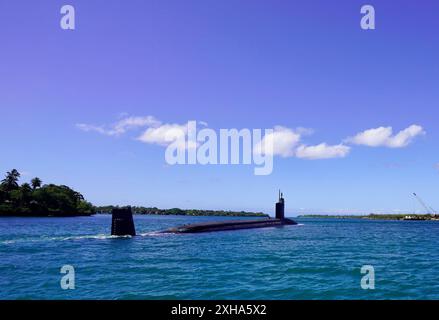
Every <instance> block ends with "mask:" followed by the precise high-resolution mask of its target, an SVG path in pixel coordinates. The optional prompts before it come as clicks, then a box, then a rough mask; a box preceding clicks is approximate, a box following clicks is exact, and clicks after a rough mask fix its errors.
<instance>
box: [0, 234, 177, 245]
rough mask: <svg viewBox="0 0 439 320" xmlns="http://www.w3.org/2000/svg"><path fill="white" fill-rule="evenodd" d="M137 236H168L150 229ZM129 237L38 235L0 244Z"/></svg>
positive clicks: (128, 237) (123, 237) (127, 237)
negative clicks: (37, 236)
mask: <svg viewBox="0 0 439 320" xmlns="http://www.w3.org/2000/svg"><path fill="white" fill-rule="evenodd" d="M137 236H140V237H157V236H169V234H165V233H161V232H159V231H152V232H146V233H140V234H138V235H137ZM131 238H133V237H132V236H112V235H108V234H96V235H82V236H64V237H40V238H29V239H14V240H3V241H0V244H2V245H10V244H14V243H22V242H45V241H69V240H84V239H94V240H108V239H131Z"/></svg>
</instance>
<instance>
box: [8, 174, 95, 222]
mask: <svg viewBox="0 0 439 320" xmlns="http://www.w3.org/2000/svg"><path fill="white" fill-rule="evenodd" d="M19 179H20V173H19V172H18V171H17V170H16V169H13V170H11V171H9V172H7V173H6V176H5V178H4V179H3V180H2V181H1V183H0V217H7V216H18V217H74V216H90V215H93V214H95V209H94V207H93V205H92V204H91V203H90V202H87V201H85V199H84V197H83V195H82V194H80V193H79V192H77V191H75V190H73V189H71V188H69V187H68V186H65V185H55V184H45V185H43V182H42V181H41V179H39V178H33V179H32V180H31V183H30V184H29V183H23V184H21V185H20V184H19V183H18V181H19Z"/></svg>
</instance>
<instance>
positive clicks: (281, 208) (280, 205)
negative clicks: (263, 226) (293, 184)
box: [276, 190, 285, 220]
mask: <svg viewBox="0 0 439 320" xmlns="http://www.w3.org/2000/svg"><path fill="white" fill-rule="evenodd" d="M276 219H280V220H284V219H285V199H284V194H283V193H282V192H280V190H279V201H278V202H276Z"/></svg>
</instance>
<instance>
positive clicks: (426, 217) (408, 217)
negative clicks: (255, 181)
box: [299, 213, 439, 221]
mask: <svg viewBox="0 0 439 320" xmlns="http://www.w3.org/2000/svg"><path fill="white" fill-rule="evenodd" d="M299 218H314V219H365V220H405V221H438V220H439V215H437V214H374V213H371V214H369V215H321V214H306V215H301V216H299Z"/></svg>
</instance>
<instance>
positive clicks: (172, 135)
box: [137, 124, 187, 146]
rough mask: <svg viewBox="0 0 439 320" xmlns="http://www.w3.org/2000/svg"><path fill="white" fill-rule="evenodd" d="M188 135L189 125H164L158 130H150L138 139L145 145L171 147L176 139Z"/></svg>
mask: <svg viewBox="0 0 439 320" xmlns="http://www.w3.org/2000/svg"><path fill="white" fill-rule="evenodd" d="M186 135H187V124H182V125H179V124H164V125H161V126H160V127H157V128H148V129H146V131H145V132H143V133H142V135H140V137H138V138H137V140H139V141H141V142H143V143H150V144H157V145H160V146H167V145H169V144H170V143H171V142H172V141H173V140H174V139H176V138H178V137H181V136H186Z"/></svg>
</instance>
